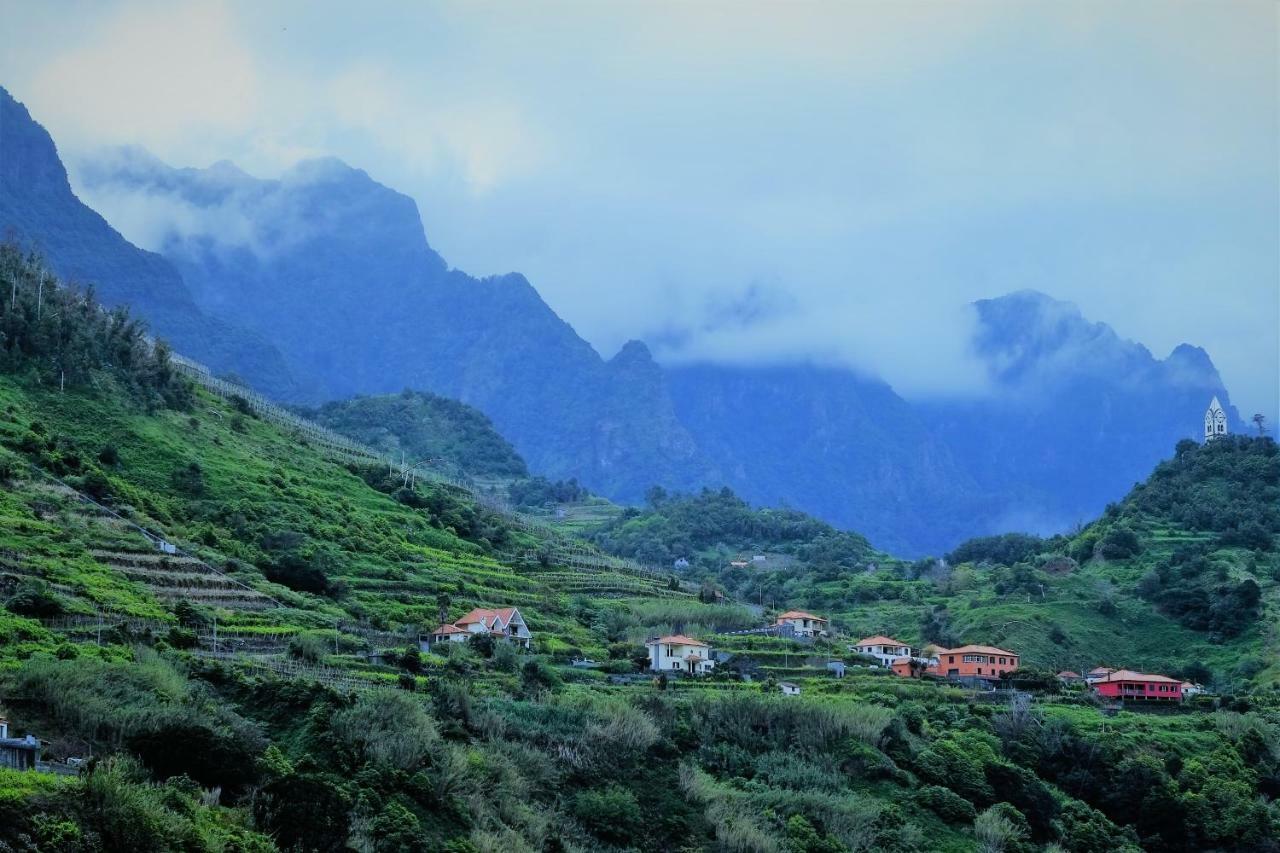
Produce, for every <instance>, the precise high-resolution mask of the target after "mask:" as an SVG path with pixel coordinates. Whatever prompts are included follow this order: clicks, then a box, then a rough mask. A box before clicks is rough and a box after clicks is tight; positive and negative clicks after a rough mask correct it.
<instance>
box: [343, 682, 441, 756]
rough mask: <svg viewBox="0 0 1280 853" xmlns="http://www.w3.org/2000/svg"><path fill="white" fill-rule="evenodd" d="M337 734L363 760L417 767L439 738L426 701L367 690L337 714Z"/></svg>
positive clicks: (401, 694)
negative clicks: (428, 712)
mask: <svg viewBox="0 0 1280 853" xmlns="http://www.w3.org/2000/svg"><path fill="white" fill-rule="evenodd" d="M331 728H332V730H333V733H334V735H335V736H336V737H337V738H338V739H339V740H340V741H343V742H345V743H346V744H347V745H348V746H349V747H350V748H351V749H352V751H353V753H354V755H355V757H356V758H357V759H358V761H359V762H362V763H363V762H368V763H371V764H380V765H383V766H385V767H391V768H395V769H398V770H404V771H409V772H411V771H413V770H416V769H418V768H419V767H420V766H421V765H422V764H423V763H424V762H425V761H426V758H427V756H428V754H429V753H430V751H431V748H432V747H433V746H434V745H435V744H436V743H437V742H438V741H439V735H438V734H437V732H436V724H435V721H434V720H433V719H431V717H430V716H428V714H427V712H426V710H425V709H424V708H423V707H422V702H421V701H419V700H418V699H415V698H413V697H411V696H407V695H405V694H404V693H387V692H380V693H366V694H364V695H362V696H361V697H360V698H359V699H358V700H356V704H355V705H353V706H352V707H350V708H344V709H343V710H341V711H338V712H337V713H336V714H334V715H333V722H332V725H331Z"/></svg>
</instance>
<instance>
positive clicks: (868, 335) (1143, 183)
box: [0, 0, 1280, 412]
mask: <svg viewBox="0 0 1280 853" xmlns="http://www.w3.org/2000/svg"><path fill="white" fill-rule="evenodd" d="M77 10H78V14H76V15H68V14H66V13H65V11H64V7H58V6H56V5H54V4H21V5H17V6H16V7H15V8H14V9H13V10H11V11H12V14H10V15H9V19H11V20H13V21H14V27H15V31H20V32H23V33H24V35H25V38H24V39H22V40H19V42H18V43H15V44H13V45H12V46H10V48H8V49H7V51H6V53H5V55H3V56H0V76H3V78H4V79H5V80H10V81H13V86H14V93H15V95H17V96H18V97H20V98H24V95H26V97H25V98H24V99H25V100H27V101H28V104H29V106H30V107H31V109H32V111H33V113H34V114H35V115H36V116H37V118H38V119H40V120H41V121H44V122H47V123H48V124H49V126H50V130H51V131H52V132H53V133H54V136H55V138H56V139H57V140H58V142H59V145H60V146H62V147H63V148H64V149H67V148H69V149H71V153H72V155H73V156H72V158H71V159H75V155H77V154H83V153H85V152H87V151H88V149H89V148H90V147H92V146H93V145H96V144H101V143H112V144H115V143H140V144H142V145H145V146H146V147H147V148H149V149H151V150H153V151H155V152H156V153H158V154H160V155H161V156H162V157H163V158H164V159H165V160H166V161H168V162H171V163H175V164H178V165H187V164H190V165H205V164H207V163H210V162H213V161H216V160H219V159H223V158H230V159H233V160H235V161H236V162H237V163H238V164H240V165H242V166H244V167H245V168H246V169H247V170H248V171H250V172H253V173H254V174H261V175H266V176H273V175H279V174H281V173H282V172H283V171H284V170H286V169H287V168H288V167H290V166H291V165H293V163H295V162H296V161H297V160H298V159H300V158H303V157H311V156H317V155H326V154H332V155H336V156H340V157H342V158H343V159H344V160H346V161H347V162H350V163H351V164H353V165H355V166H358V167H361V168H364V169H366V170H368V171H369V173H370V174H371V175H372V176H373V177H374V178H375V179H377V180H380V181H382V182H383V183H386V184H388V185H390V186H393V187H395V188H396V189H398V190H401V191H403V192H406V193H408V194H410V195H412V196H413V197H414V198H415V199H416V200H417V201H418V203H419V205H420V208H421V210H422V214H423V218H424V221H425V224H426V230H427V232H428V235H429V236H430V239H431V242H432V244H433V245H434V246H436V247H437V248H438V249H439V250H440V251H441V252H442V254H443V255H444V256H445V257H446V258H448V259H449V261H450V262H451V263H453V264H455V265H456V266H459V267H461V268H463V269H466V270H468V271H470V272H473V273H476V274H481V275H483V274H489V273H497V272H505V271H509V270H520V271H522V272H524V273H526V274H527V275H528V277H529V278H530V280H531V281H532V282H533V283H534V285H535V286H536V287H537V288H538V289H539V291H540V292H541V293H542V294H543V295H544V297H545V298H546V299H547V301H548V302H549V303H550V304H551V305H552V307H553V308H555V309H556V310H557V311H558V312H559V313H560V314H561V315H562V316H564V317H565V319H567V320H568V321H569V322H571V323H572V324H573V325H574V326H575V327H576V328H577V329H578V330H579V331H580V332H581V333H582V334H583V335H584V336H585V337H587V338H588V339H589V340H590V341H592V343H593V344H595V345H596V347H597V348H598V349H600V350H601V351H602V352H606V353H607V352H611V351H613V350H614V349H616V348H617V347H618V346H620V345H621V344H622V342H624V341H625V340H627V339H630V338H633V337H649V338H655V339H657V340H658V341H659V344H660V345H659V346H658V347H657V350H658V351H659V352H660V354H661V357H663V358H669V359H687V358H704V357H706V358H710V357H715V358H723V359H730V360H744V359H762V358H795V357H801V356H807V357H811V358H817V359H823V360H831V361H837V362H840V363H849V364H853V365H856V366H857V367H858V368H859V369H861V370H864V371H868V372H875V373H878V374H880V375H882V376H884V377H885V378H887V379H888V380H889V381H891V382H893V383H894V384H895V385H901V386H902V387H903V388H904V390H905V389H911V388H914V389H919V392H920V393H938V392H947V391H955V390H956V389H975V388H980V387H981V382H980V381H979V380H978V379H977V378H975V374H974V372H973V370H972V369H971V368H972V364H971V362H969V361H968V360H967V359H966V358H965V355H964V344H965V342H966V335H968V334H969V333H970V331H971V328H972V324H971V318H970V316H969V315H968V313H967V310H966V308H965V307H964V306H965V305H966V304H967V303H969V302H970V301H972V300H974V299H978V298H983V297H989V296H995V295H999V294H1001V293H1004V292H1008V291H1010V290H1018V289H1022V288H1027V287H1032V288H1035V289H1038V290H1042V291H1045V292H1048V293H1051V294H1052V295H1054V296H1057V297H1060V298H1063V299H1068V300H1071V301H1073V302H1075V303H1077V304H1079V305H1080V307H1081V309H1082V311H1083V312H1084V314H1085V315H1086V316H1088V317H1091V318H1096V319H1101V320H1105V321H1107V322H1109V323H1110V324H1112V325H1113V326H1115V328H1116V330H1117V332H1119V333H1120V334H1121V336H1122V337H1125V338H1132V339H1136V340H1140V341H1142V342H1143V343H1145V344H1146V345H1147V346H1149V347H1150V348H1151V349H1152V350H1153V351H1155V352H1157V353H1158V354H1163V353H1167V352H1168V351H1169V350H1171V349H1172V348H1173V347H1174V346H1175V345H1177V344H1178V343H1181V342H1183V341H1189V342H1193V343H1196V344H1200V345H1203V346H1204V347H1205V348H1206V349H1207V350H1208V351H1209V352H1210V353H1211V355H1212V356H1213V358H1214V360H1215V363H1217V364H1218V366H1219V367H1220V368H1221V370H1222V373H1223V375H1224V378H1225V380H1226V382H1227V384H1228V387H1230V388H1231V389H1232V391H1233V397H1234V398H1235V399H1238V400H1240V402H1241V405H1242V406H1243V407H1244V408H1261V409H1263V410H1264V411H1268V412H1276V411H1280V390H1278V389H1280V378H1278V377H1277V370H1278V368H1277V363H1278V362H1280V331H1278V327H1280V322H1278V318H1280V293H1278V292H1277V291H1278V289H1277V287H1276V280H1277V267H1278V266H1280V261H1278V260H1277V258H1278V257H1280V248H1277V240H1278V238H1277V232H1278V231H1280V226H1278V221H1280V202H1278V201H1277V198H1276V194H1275V192H1274V188H1275V186H1276V185H1277V183H1278V182H1280V167H1278V166H1277V160H1280V158H1278V157H1277V151H1276V144H1277V137H1278V136H1280V118H1278V114H1277V111H1278V107H1277V102H1278V101H1280V98H1278V97H1277V83H1276V75H1275V67H1276V61H1277V46H1276V39H1277V33H1276V26H1275V10H1274V5H1273V4H1272V3H1270V2H1265V0H1262V1H1261V2H1248V0H1238V2H1233V3H1231V4H1192V5H1187V4H1180V5H1177V6H1176V7H1175V6H1171V5H1169V4H1168V3H1167V2H1164V0H1133V2H1129V3H1124V4H1115V3H1111V2H1103V0H1081V2H1078V3H1072V4H1070V5H1063V4H1056V5H1054V4H1049V5H1046V4H1026V3H1020V2H1000V0H982V2H979V0H974V2H969V3H963V4H958V3H951V2H941V1H940V2H925V0H922V2H913V3H892V2H865V3H844V2H809V3H804V4H775V3H765V2H741V3H733V4H729V3H717V2H712V3H701V4H689V3H658V4H636V5H630V6H627V5H620V4H581V3H572V2H564V3H560V2H554V0H553V2H549V3H541V4H536V5H532V4H516V3H464V2H436V3H414V4H404V5H395V4H365V5H362V6H357V5H355V4H346V3H336V2H334V3H314V2H303V0H282V2H279V3H272V4H244V3H237V4H219V3H187V4H180V3H174V4H168V3H166V4H163V5H159V4H137V3H129V4H114V5H108V4H87V5H85V6H82V7H77ZM74 179H75V176H74V175H73V180H74ZM100 201H101V203H102V204H103V205H104V206H105V207H104V213H106V214H107V215H108V217H109V218H112V219H113V220H115V219H121V220H128V221H130V222H132V223H134V224H131V225H129V226H128V228H127V229H126V233H132V232H136V233H145V232H146V231H147V229H148V228H149V227H150V226H149V225H148V224H147V221H146V220H148V219H151V220H153V221H154V220H156V219H161V218H166V217H167V218H173V219H175V220H177V221H178V222H180V223H181V224H182V227H190V226H193V223H192V222H191V221H190V219H189V217H190V215H191V214H190V211H184V210H181V209H172V208H169V207H165V206H163V205H161V204H154V205H153V206H151V207H147V206H146V204H144V203H139V202H136V201H134V202H126V201H125V200H123V199H122V200H119V201H108V200H100ZM147 204H150V203H147ZM131 205H133V206H131ZM195 224H196V225H198V223H195ZM199 227H204V226H203V225H200V226H199ZM218 227H221V228H226V229H228V231H229V233H232V234H234V233H235V231H234V229H235V228H236V227H237V226H236V223H235V221H234V219H228V221H227V222H225V223H221V224H219V225H218ZM753 287H756V288H761V290H760V291H759V292H758V293H757V295H756V296H755V297H752V296H751V295H750V292H751V288H753ZM767 294H782V295H785V297H786V299H785V300H781V301H773V302H764V303H760V304H755V303H752V302H751V300H752V299H763V298H764V296H765V295H767ZM744 297H745V298H746V301H745V302H739V300H742V299H743V298H744ZM770 299H774V297H772V296H770ZM752 305H755V307H754V308H752V307H751V306H752ZM784 306H785V310H784ZM741 308H746V309H749V310H748V314H747V315H746V316H738V314H735V312H736V311H738V310H739V309H741ZM766 309H767V310H766ZM751 311H755V313H751ZM695 333H696V334H695ZM695 338H696V340H695Z"/></svg>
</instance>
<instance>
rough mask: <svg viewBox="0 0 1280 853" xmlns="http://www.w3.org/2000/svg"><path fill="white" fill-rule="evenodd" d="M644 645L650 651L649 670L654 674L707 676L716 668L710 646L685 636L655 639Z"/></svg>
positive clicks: (678, 635)
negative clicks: (678, 673)
mask: <svg viewBox="0 0 1280 853" xmlns="http://www.w3.org/2000/svg"><path fill="white" fill-rule="evenodd" d="M644 645H645V648H646V649H648V650H649V669H651V670H653V671H654V672H685V673H688V674H690V675H705V674H706V673H709V672H711V670H713V669H715V666H716V662H715V658H714V657H712V654H711V647H710V646H708V645H707V644H706V643H704V642H702V641H701V640H695V639H693V638H692V637H686V636H684V635H683V634H672V635H670V636H667V637H655V638H654V639H652V640H650V641H649V642H647V643H645V644H644Z"/></svg>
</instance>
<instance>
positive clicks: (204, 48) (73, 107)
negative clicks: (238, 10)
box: [31, 2, 262, 153]
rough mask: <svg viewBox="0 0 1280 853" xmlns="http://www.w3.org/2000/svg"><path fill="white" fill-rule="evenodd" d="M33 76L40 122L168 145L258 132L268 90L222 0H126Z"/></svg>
mask: <svg viewBox="0 0 1280 853" xmlns="http://www.w3.org/2000/svg"><path fill="white" fill-rule="evenodd" d="M59 48H61V49H58V50H54V51H53V52H52V59H51V60H50V61H49V62H48V63H47V65H44V66H43V67H42V68H40V69H39V71H38V72H37V73H36V75H35V78H34V80H33V81H32V83H31V93H32V94H31V97H32V100H33V101H34V102H35V103H36V104H38V106H39V113H40V117H41V119H42V121H45V122H48V123H49V124H50V125H51V126H52V127H54V128H55V129H56V130H57V132H58V134H59V136H60V137H68V138H72V139H74V140H77V141H78V142H79V143H80V144H85V142H86V141H87V140H93V141H95V142H97V143H99V144H101V143H119V144H124V143H130V142H137V141H139V140H146V142H147V144H148V145H149V146H151V147H153V148H155V149H157V150H159V151H161V152H166V153H167V152H169V151H170V150H176V148H177V146H179V145H183V146H185V145H187V144H190V143H191V141H192V140H193V139H196V138H198V137H199V136H200V135H201V134H204V133H212V134H213V135H214V136H215V137H218V138H225V137H227V136H232V135H237V134H243V133H247V132H250V131H251V130H252V129H253V126H254V120H255V119H256V118H257V117H258V106H259V105H258V99H259V96H260V92H261V88H262V86H261V81H260V78H259V71H258V68H257V64H256V61H255V58H254V57H253V55H252V54H251V53H250V52H249V50H248V49H247V48H246V47H245V46H244V45H243V43H242V42H241V41H240V40H239V39H238V38H237V36H236V24H235V21H234V18H233V16H232V14H231V11H230V9H229V8H228V7H227V6H226V5H225V4H222V3H216V2H207V3H182V4H170V3H147V4H140V5H132V6H126V7H122V8H121V9H120V10H119V11H118V12H117V13H116V14H114V15H112V16H110V17H108V18H107V19H106V20H105V21H104V22H103V23H102V26H101V29H99V30H97V31H95V32H94V33H93V34H92V35H91V36H90V37H89V38H87V39H86V40H84V41H83V42H82V43H80V44H78V45H76V46H74V47H72V48H71V49H65V47H63V46H59Z"/></svg>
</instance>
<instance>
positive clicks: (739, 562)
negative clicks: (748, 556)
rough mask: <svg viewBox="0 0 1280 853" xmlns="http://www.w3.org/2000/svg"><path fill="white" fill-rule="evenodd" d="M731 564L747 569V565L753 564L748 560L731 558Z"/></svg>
mask: <svg viewBox="0 0 1280 853" xmlns="http://www.w3.org/2000/svg"><path fill="white" fill-rule="evenodd" d="M729 565H731V566H733V567H734V568H735V569H745V568H746V567H747V566H749V565H751V564H750V563H748V562H747V561H746V560H730V561H729Z"/></svg>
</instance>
